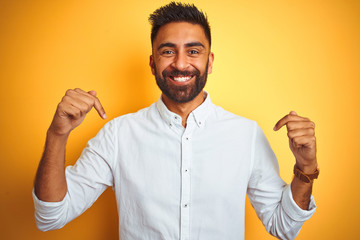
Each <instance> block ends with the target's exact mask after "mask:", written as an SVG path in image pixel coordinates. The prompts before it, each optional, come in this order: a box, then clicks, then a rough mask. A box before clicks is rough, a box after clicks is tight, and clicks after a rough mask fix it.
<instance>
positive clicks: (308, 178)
mask: <svg viewBox="0 0 360 240" xmlns="http://www.w3.org/2000/svg"><path fill="white" fill-rule="evenodd" d="M293 172H294V175H295V177H297V178H298V179H299V180H301V181H302V182H305V183H312V182H313V181H314V179H317V178H318V176H319V168H318V167H316V169H315V170H313V171H308V172H304V171H303V170H301V169H300V168H299V167H298V166H297V164H295V165H294V171H293Z"/></svg>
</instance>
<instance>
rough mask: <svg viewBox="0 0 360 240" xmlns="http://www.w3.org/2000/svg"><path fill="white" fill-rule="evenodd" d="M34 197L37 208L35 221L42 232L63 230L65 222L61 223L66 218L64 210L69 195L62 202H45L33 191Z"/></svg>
mask: <svg viewBox="0 0 360 240" xmlns="http://www.w3.org/2000/svg"><path fill="white" fill-rule="evenodd" d="M32 197H33V200H34V206H35V221H36V225H37V227H38V228H39V230H41V231H48V230H53V229H58V228H61V227H63V226H64V225H65V223H64V222H63V221H59V220H60V219H62V216H64V214H63V213H64V210H65V209H66V205H67V204H68V201H67V200H68V194H66V195H65V197H64V199H63V200H61V201H60V202H44V201H41V200H40V199H39V198H38V197H37V196H36V194H35V191H34V189H33V191H32Z"/></svg>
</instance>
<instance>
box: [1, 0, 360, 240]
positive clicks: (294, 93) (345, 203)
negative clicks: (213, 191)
mask: <svg viewBox="0 0 360 240" xmlns="http://www.w3.org/2000/svg"><path fill="white" fill-rule="evenodd" d="M194 2H195V3H196V4H197V6H198V7H199V8H201V9H203V10H204V11H206V12H207V14H208V16H209V19H210V24H211V26H212V34H213V48H212V50H213V52H214V53H215V62H214V71H213V73H212V74H211V75H210V76H209V79H208V84H207V86H206V89H207V91H209V92H210V94H211V98H212V100H213V102H214V103H215V104H217V105H220V106H222V107H223V108H225V109H227V110H229V111H232V112H234V113H236V114H238V115H241V116H244V117H247V118H250V119H254V120H256V121H258V123H259V125H260V126H261V127H262V128H263V130H264V132H265V134H266V135H267V137H268V139H269V141H270V143H271V145H272V147H273V149H274V151H275V153H276V155H277V156H278V159H279V164H280V172H281V176H282V177H283V178H284V180H285V181H287V182H290V181H291V179H292V166H293V164H294V160H293V157H292V154H291V152H290V150H289V148H288V142H287V136H286V133H285V132H286V131H285V130H284V129H282V130H281V131H280V132H273V131H272V128H273V125H274V124H275V123H276V121H277V120H278V119H280V118H281V117H283V116H284V115H285V114H287V113H288V112H289V111H290V110H296V111H297V112H298V114H300V115H303V116H307V117H309V118H311V119H312V120H313V121H315V123H316V126H317V127H316V135H317V139H318V160H319V164H320V169H321V174H320V178H319V179H318V180H317V181H316V182H315V186H314V196H315V199H316V203H317V205H318V209H317V212H316V213H315V215H314V216H313V218H312V219H310V220H309V221H308V222H306V223H305V225H304V226H303V229H302V231H301V233H300V235H299V237H298V239H307V240H319V239H347V240H349V239H358V236H359V234H360V230H359V228H360V226H359V221H358V217H359V215H360V210H359V203H360V197H359V196H360V194H359V187H358V182H359V180H358V179H359V169H360V165H359V153H358V152H359V147H360V146H359V134H360V131H359V117H360V112H359V103H360V101H359V100H360V99H359V90H360V1H357V0H337V1H335V0H324V1H316V0H313V1H311V0H309V1H290V0H284V1H265V0H264V1H247V0H241V1H239V0H236V1H235V0H234V1H230V0H222V1H218V0H216V1H215V0H213V1H209V0H201V1H200V0H199V1H194ZM165 3H167V1H159V0H157V1H154V0H151V1H139V0H132V1H126V2H124V1H120V0H117V1H115V0H113V1H110V0H109V1H66V0H62V1H60V0H58V1H55V0H54V1H45V0H42V1H41V0H37V1H26V0H22V1H21V0H18V1H11V0H1V1H0V80H1V85H0V114H1V118H0V127H1V130H0V160H1V168H0V171H1V175H0V184H1V185H0V189H1V191H0V201H1V202H0V214H1V218H0V238H1V239H39V240H41V239H54V240H55V239H117V238H118V225H117V224H118V220H117V213H116V205H115V200H114V195H113V192H112V191H111V190H107V191H106V192H105V193H104V194H103V195H102V196H101V197H100V198H99V200H98V201H97V202H96V203H95V204H94V205H93V207H91V208H90V209H89V210H88V211H87V212H86V213H84V214H83V215H82V216H80V217H79V218H77V219H76V220H74V221H73V222H71V223H69V224H68V225H67V226H65V227H64V228H63V229H61V230H57V231H52V232H47V233H42V232H40V231H39V230H37V228H36V226H35V222H34V217H33V211H34V209H33V203H32V198H31V191H32V184H33V179H34V175H35V171H36V168H37V164H38V162H39V159H40V157H41V154H42V150H43V145H44V140H45V133H46V130H47V128H48V126H49V124H50V121H51V119H52V116H53V113H54V111H55V108H56V106H57V104H58V102H59V101H60V99H61V97H62V96H63V94H64V93H65V91H66V90H67V89H69V88H75V87H80V88H83V89H84V90H92V89H93V90H96V91H97V92H98V96H99V98H100V100H101V101H102V103H103V106H104V107H105V110H106V111H107V115H108V119H112V118H114V117H116V116H119V115H122V114H125V113H129V112H134V111H137V110H138V109H140V108H143V107H146V106H148V105H150V104H151V103H152V102H154V101H156V100H157V99H158V97H159V95H160V92H159V90H158V89H157V86H156V84H155V83H154V79H153V76H152V75H151V72H150V69H149V67H148V59H149V55H150V53H151V46H150V37H149V35H150V25H149V24H148V22H147V17H148V15H149V14H150V13H151V12H152V11H153V10H155V9H156V8H157V7H159V6H160V5H163V4H165ZM106 121H108V120H106ZM106 121H104V120H101V119H100V118H99V117H98V115H97V114H96V112H95V111H92V112H91V113H90V114H89V116H88V117H87V119H86V120H85V122H84V123H83V124H82V125H81V126H80V127H79V128H78V129H76V130H75V131H74V132H73V133H72V135H71V138H70V140H69V143H68V149H67V163H68V164H72V163H74V162H75V161H76V159H77V157H78V156H79V154H80V153H81V150H82V149H83V147H84V146H85V144H86V142H87V141H88V140H89V139H90V138H91V137H93V136H94V135H95V134H96V133H97V131H98V130H99V129H100V128H101V127H102V126H103V125H104V123H105V122H106ZM246 239H247V240H255V239H256V240H258V239H273V237H271V236H269V235H268V234H267V233H266V232H265V230H264V228H263V226H262V224H261V222H260V221H259V220H258V219H257V217H256V215H255V213H254V210H253V209H252V208H251V206H250V204H249V203H247V210H246Z"/></svg>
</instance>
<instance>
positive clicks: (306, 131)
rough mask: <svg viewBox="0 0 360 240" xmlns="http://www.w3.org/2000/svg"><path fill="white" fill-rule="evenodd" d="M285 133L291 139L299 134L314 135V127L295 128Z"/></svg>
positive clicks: (299, 135)
mask: <svg viewBox="0 0 360 240" xmlns="http://www.w3.org/2000/svg"><path fill="white" fill-rule="evenodd" d="M287 135H288V137H289V138H290V139H293V138H295V137H301V136H314V135H315V130H314V128H301V129H295V130H292V131H288V133H287Z"/></svg>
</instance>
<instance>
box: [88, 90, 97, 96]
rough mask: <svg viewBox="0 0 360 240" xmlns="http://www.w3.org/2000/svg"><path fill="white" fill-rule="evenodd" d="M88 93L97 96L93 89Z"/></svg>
mask: <svg viewBox="0 0 360 240" xmlns="http://www.w3.org/2000/svg"><path fill="white" fill-rule="evenodd" d="M88 93H89V94H90V95H92V96H94V97H96V91H94V90H91V91H89V92H88Z"/></svg>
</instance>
